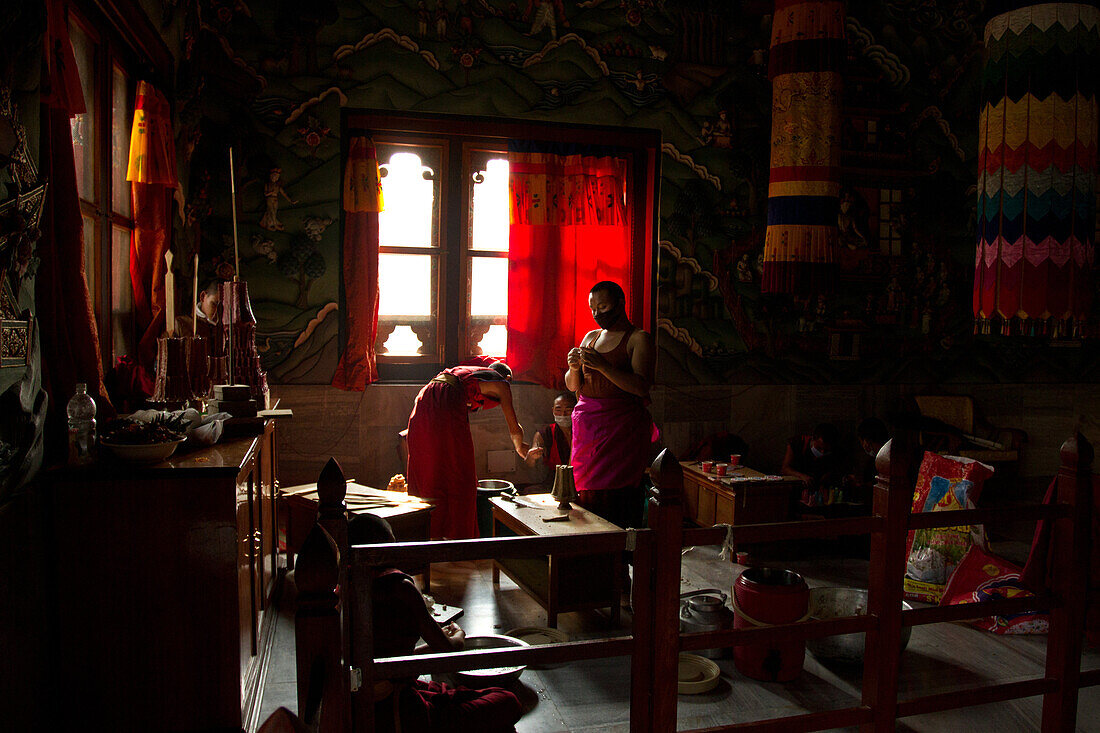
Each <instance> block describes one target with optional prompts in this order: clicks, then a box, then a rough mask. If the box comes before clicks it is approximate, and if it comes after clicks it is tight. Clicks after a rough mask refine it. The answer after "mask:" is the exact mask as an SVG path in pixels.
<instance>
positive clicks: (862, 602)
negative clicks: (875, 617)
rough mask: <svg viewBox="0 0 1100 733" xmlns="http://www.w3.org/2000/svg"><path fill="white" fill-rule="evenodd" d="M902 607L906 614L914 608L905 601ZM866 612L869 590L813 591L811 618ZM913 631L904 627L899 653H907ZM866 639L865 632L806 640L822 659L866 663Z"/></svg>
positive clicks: (820, 589) (811, 596)
mask: <svg viewBox="0 0 1100 733" xmlns="http://www.w3.org/2000/svg"><path fill="white" fill-rule="evenodd" d="M901 607H902V609H903V610H906V611H908V610H911V609H912V608H913V607H912V606H910V605H909V604H908V603H906V602H905V601H902V602H901ZM866 613H867V591H865V590H863V589H861V588H814V589H812V590H811V591H810V618H812V619H830V618H843V617H845V616H862V615H864V614H866ZM912 632H913V627H912V626H903V627H901V649H899V650H898V651H899V653H900V652H903V651H905V647H906V645H907V644H909V636H910V634H911V633H912ZM865 636H866V635H865V634H862V633H860V634H839V635H837V636H823V637H821V638H818V639H807V640H806V648H807V649H809V650H810V653H811V654H813V655H814V656H815V657H817V658H818V659H821V660H829V661H833V662H843V663H845V664H861V663H862V662H863V646H864V641H865V639H864V637H865Z"/></svg>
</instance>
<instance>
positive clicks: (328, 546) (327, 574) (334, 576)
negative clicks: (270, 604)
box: [294, 524, 340, 596]
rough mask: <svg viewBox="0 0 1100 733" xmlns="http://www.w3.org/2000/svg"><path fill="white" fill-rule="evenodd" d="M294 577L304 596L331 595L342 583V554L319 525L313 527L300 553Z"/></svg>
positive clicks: (299, 591) (300, 592)
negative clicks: (338, 584)
mask: <svg viewBox="0 0 1100 733" xmlns="http://www.w3.org/2000/svg"><path fill="white" fill-rule="evenodd" d="M294 577H295V582H296V584H297V586H298V593H299V594H301V595H302V596H307V595H320V594H324V593H331V592H332V590H333V588H335V587H336V585H337V583H339V582H340V552H339V550H337V549H336V543H335V542H334V541H333V539H332V537H331V536H330V535H329V533H328V532H326V531H325V529H324V527H322V526H321V525H319V524H315V525H313V529H311V530H310V531H309V534H307V535H306V539H305V541H304V542H303V543H302V549H301V550H299V551H298V558H297V560H296V562H295V570H294Z"/></svg>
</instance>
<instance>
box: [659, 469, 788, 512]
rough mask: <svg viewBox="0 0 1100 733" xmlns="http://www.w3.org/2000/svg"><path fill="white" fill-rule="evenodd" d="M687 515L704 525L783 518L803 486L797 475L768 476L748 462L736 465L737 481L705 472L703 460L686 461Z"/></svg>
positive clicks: (685, 506)
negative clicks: (749, 466) (747, 463)
mask: <svg viewBox="0 0 1100 733" xmlns="http://www.w3.org/2000/svg"><path fill="white" fill-rule="evenodd" d="M681 465H682V466H683V468H684V517H685V518H686V519H690V520H691V521H692V522H694V523H695V524H697V525H699V526H701V527H710V526H712V525H715V524H757V523H761V522H782V521H784V520H786V519H787V518H788V517H789V516H790V513H791V508H792V506H793V502H794V500H795V496H796V495H797V491H798V489H799V482H798V481H797V480H796V479H793V478H790V477H787V476H784V477H782V478H779V479H776V478H768V477H766V476H765V475H764V474H762V473H760V472H759V471H754V470H753V469H751V468H748V467H746V466H739V467H738V468H737V469H735V471H734V473H733V476H736V480H735V481H734V482H733V483H724V482H722V481H719V479H718V477H717V476H715V475H714V474H708V473H703V471H702V470H701V469H700V467H699V464H698V463H697V462H693V461H683V462H681Z"/></svg>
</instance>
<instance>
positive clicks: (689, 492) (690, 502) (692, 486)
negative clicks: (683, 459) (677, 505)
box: [684, 476, 700, 524]
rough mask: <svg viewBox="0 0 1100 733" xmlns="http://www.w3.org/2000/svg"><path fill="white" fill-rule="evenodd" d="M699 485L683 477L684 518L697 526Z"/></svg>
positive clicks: (687, 477)
mask: <svg viewBox="0 0 1100 733" xmlns="http://www.w3.org/2000/svg"><path fill="white" fill-rule="evenodd" d="M699 492H700V489H699V484H698V483H697V482H696V481H695V479H693V478H691V477H690V476H684V518H685V519H690V520H691V521H693V522H695V523H696V524H699Z"/></svg>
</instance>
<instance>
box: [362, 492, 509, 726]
mask: <svg viewBox="0 0 1100 733" xmlns="http://www.w3.org/2000/svg"><path fill="white" fill-rule="evenodd" d="M386 542H394V537H393V530H392V529H390V525H389V523H388V522H386V520H384V519H382V518H381V517H377V516H375V515H373V514H361V515H359V516H357V517H356V518H355V519H353V520H352V521H351V522H350V523H349V524H348V543H349V544H352V545H363V544H376V543H386ZM372 591H373V592H372V601H373V605H374V609H373V632H374V656H375V658H376V659H377V658H381V657H397V656H405V655H408V654H413V653H414V652H415V653H422V652H449V651H458V650H461V649H462V647H463V642H464V639H465V637H466V635H465V633H464V632H463V631H462V629H461V628H459V626H458V624H455V623H450V624H448V625H446V626H443V627H440V625H439V624H438V623H437V622H436V621H435V619H433V618H432V614H431V611H429V610H428V607H427V605H426V603H425V601H424V596H422V595H421V594H420V591H419V590H418V589H417V587H416V584H415V583H414V582H413V579H412V578H410V577H409V576H408V575H406V574H405V573H403V572H401V571H400V570H397V569H396V568H378V569H377V570H376V574H375V579H374V584H373V586H372ZM419 639H423V640H424V642H425V643H423V644H420V645H417V641H418V640H419ZM391 683H392V686H393V689H392V691H391V692H389V694H387V695H385V697H382V698H381V699H379V700H378V701H377V702H376V703H375V712H374V720H375V730H377V731H397V730H400V731H403V732H404V733H423V732H427V731H448V732H450V731H470V732H471V733H473V732H475V731H477V732H479V733H480V732H481V731H485V732H486V733H494V732H496V731H501V732H506V731H514V730H515V724H516V721H517V720H519V718H520V716H521V715H522V714H523V708H522V707H521V705H520V702H519V698H517V697H516V696H515V695H514V694H513V693H511V692H509V691H508V690H505V689H503V688H500V687H489V688H486V689H484V690H471V689H469V688H466V687H451V686H450V685H445V684H443V683H440V682H422V681H420V680H417V679H402V680H391ZM383 686H384V685H383ZM375 689H376V696H378V695H380V694H384V693H383V692H382V691H380V690H379V688H378V686H377V685H376V687H375Z"/></svg>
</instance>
